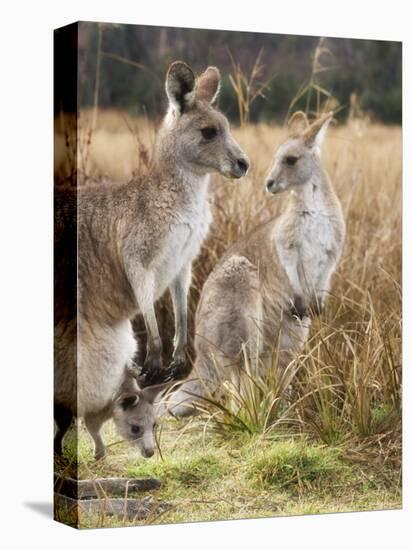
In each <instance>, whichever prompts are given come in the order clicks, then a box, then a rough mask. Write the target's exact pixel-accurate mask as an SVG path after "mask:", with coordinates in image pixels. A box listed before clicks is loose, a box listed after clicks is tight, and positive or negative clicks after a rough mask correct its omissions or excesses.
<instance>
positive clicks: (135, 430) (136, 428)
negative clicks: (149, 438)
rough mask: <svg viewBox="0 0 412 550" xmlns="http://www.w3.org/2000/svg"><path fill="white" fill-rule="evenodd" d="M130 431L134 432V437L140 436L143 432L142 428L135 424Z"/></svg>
mask: <svg viewBox="0 0 412 550" xmlns="http://www.w3.org/2000/svg"><path fill="white" fill-rule="evenodd" d="M130 429H131V432H132V434H133V435H139V434H140V432H141V431H142V430H141V428H140V426H137V425H135V424H134V425H133V426H131V427H130Z"/></svg>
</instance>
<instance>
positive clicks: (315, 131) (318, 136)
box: [303, 111, 333, 147]
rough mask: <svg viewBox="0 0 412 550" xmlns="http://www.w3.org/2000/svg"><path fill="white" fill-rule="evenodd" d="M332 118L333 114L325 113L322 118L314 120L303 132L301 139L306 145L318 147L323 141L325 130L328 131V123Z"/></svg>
mask: <svg viewBox="0 0 412 550" xmlns="http://www.w3.org/2000/svg"><path fill="white" fill-rule="evenodd" d="M332 118H333V112H332V111H331V112H330V113H327V114H326V115H323V116H322V117H320V118H318V120H315V122H314V123H313V124H311V125H310V126H309V128H308V129H307V130H305V132H304V135H303V138H304V140H305V142H306V143H307V145H309V146H314V145H315V146H316V147H320V146H321V145H322V143H323V140H324V139H325V135H326V130H327V129H328V126H329V123H330V121H331V120H332Z"/></svg>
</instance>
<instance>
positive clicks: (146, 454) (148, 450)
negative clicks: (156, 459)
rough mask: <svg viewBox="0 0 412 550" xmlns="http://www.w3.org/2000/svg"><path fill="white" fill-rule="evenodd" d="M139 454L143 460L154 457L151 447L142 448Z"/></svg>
mask: <svg viewBox="0 0 412 550" xmlns="http://www.w3.org/2000/svg"><path fill="white" fill-rule="evenodd" d="M141 453H142V456H143V458H150V457H152V456H153V455H154V449H153V447H151V448H146V447H144V448H143V449H142V450H141Z"/></svg>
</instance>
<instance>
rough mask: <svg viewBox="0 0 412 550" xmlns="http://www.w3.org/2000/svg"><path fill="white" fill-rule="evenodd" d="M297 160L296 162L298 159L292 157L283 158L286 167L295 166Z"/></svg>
mask: <svg viewBox="0 0 412 550" xmlns="http://www.w3.org/2000/svg"><path fill="white" fill-rule="evenodd" d="M297 160H298V157H294V156H292V155H290V156H288V157H286V158H285V162H286V164H287V165H288V166H295V164H296V162H297Z"/></svg>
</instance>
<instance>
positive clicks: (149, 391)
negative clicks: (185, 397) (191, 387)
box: [140, 381, 176, 403]
mask: <svg viewBox="0 0 412 550" xmlns="http://www.w3.org/2000/svg"><path fill="white" fill-rule="evenodd" d="M174 384H176V382H175V381H173V382H165V383H164V384H156V385H155V386H147V387H146V388H144V389H143V390H140V393H141V394H142V397H143V399H144V400H145V401H147V402H148V403H153V402H154V400H155V399H156V397H157V396H158V395H159V394H160V393H162V392H163V391H165V390H167V389H168V388H171V387H172V386H173V385H174Z"/></svg>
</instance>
